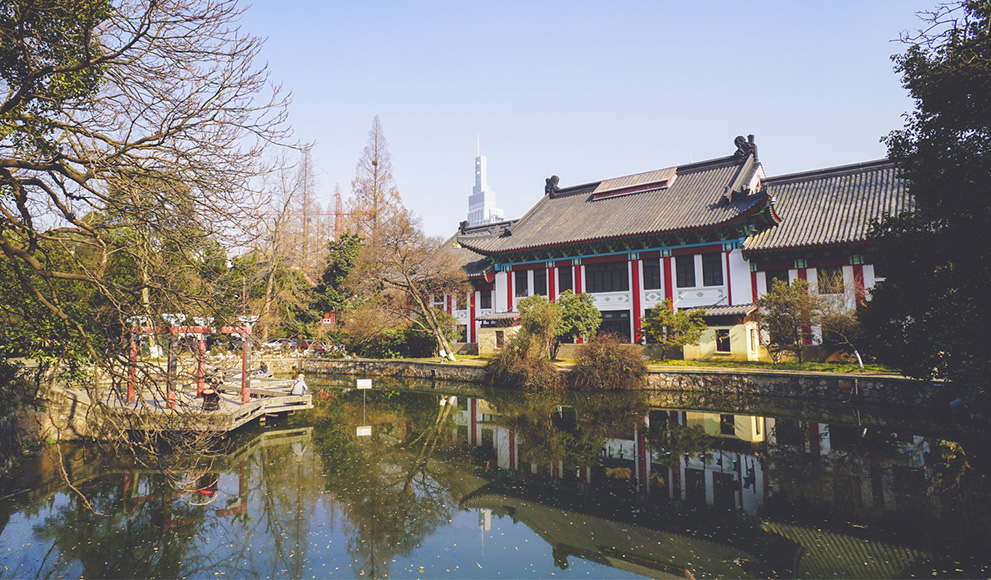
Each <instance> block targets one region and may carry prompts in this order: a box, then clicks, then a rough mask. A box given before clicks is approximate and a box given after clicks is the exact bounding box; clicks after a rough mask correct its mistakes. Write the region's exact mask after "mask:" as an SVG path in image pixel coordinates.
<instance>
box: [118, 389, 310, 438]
mask: <svg viewBox="0 0 991 580" xmlns="http://www.w3.org/2000/svg"><path fill="white" fill-rule="evenodd" d="M291 387H292V381H291V380H280V379H257V378H255V379H252V380H251V389H250V394H251V400H250V401H249V402H247V403H244V404H241V402H240V399H241V384H240V381H238V382H227V383H225V384H224V385H223V386H222V387H221V389H220V393H219V401H218V405H217V408H216V409H214V410H207V409H206V408H204V407H205V406H204V401H203V399H202V398H198V397H196V387H195V385H187V386H185V387H183V388H182V389H181V390H180V391H178V392H176V393H175V394H174V396H175V404H174V408H172V409H170V408H169V407H168V404H167V403H166V400H165V399H164V398H163V397H161V396H160V395H159V394H156V393H147V394H145V397H144V400H143V401H142V400H138V401H136V402H135V403H133V404H130V405H123V404H112V405H111V406H112V408H114V409H115V411H116V412H115V413H114V414H115V415H117V417H118V418H127V419H128V420H129V422H130V424H131V425H132V428H133V429H134V430H139V431H158V432H162V431H177V432H178V431H187V432H192V433H207V432H211V433H227V432H230V431H234V430H235V429H238V428H239V427H242V426H244V425H246V424H248V423H250V422H252V421H254V420H255V419H257V418H259V417H262V416H264V415H276V414H280V413H293V412H296V411H301V410H303V409H312V408H313V395H301V396H300V395H290V394H289V389H290V388H291Z"/></svg>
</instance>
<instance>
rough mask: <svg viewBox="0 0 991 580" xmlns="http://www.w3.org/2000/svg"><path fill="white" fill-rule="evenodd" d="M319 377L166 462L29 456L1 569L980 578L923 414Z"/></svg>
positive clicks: (49, 572)
mask: <svg viewBox="0 0 991 580" xmlns="http://www.w3.org/2000/svg"><path fill="white" fill-rule="evenodd" d="M348 384H353V379H348ZM311 387H313V391H314V392H315V393H316V395H317V396H316V397H315V408H314V409H313V410H312V411H308V412H305V413H298V414H297V415H296V416H293V417H289V418H282V419H278V420H269V422H268V424H266V425H255V426H252V427H250V428H248V429H245V430H243V431H242V432H240V433H238V434H236V435H235V436H233V437H231V438H230V439H229V440H226V441H224V442H222V444H221V445H218V447H217V451H216V452H215V453H214V454H211V455H205V456H199V457H195V458H185V459H183V460H182V461H177V462H175V463H174V464H172V465H171V468H170V469H169V470H167V471H165V472H163V471H162V470H160V469H156V468H154V467H153V466H151V465H150V464H149V462H147V461H144V462H138V461H133V460H130V461H129V460H127V459H125V458H123V457H118V456H108V455H106V454H105V453H102V452H101V451H100V450H98V449H95V448H92V447H84V446H75V447H69V446H63V449H62V455H61V456H59V455H57V454H54V453H42V454H40V455H39V456H38V457H37V458H35V459H33V460H32V461H28V462H26V463H25V465H24V466H23V467H22V469H21V470H20V471H19V472H18V473H16V474H14V475H13V476H11V477H10V478H8V479H6V480H4V481H3V482H0V485H2V489H0V496H3V497H2V498H0V577H4V578H8V577H9V578H61V577H86V578H121V577H125V578H208V577H209V578H216V577H223V576H227V577H239V578H240V577H258V578H327V577H344V578H351V577H359V576H370V577H383V578H384V577H397V578H497V577H504V578H547V577H552V576H553V577H573V576H582V577H593V578H603V577H608V578H635V577H640V576H647V577H655V578H656V577H680V578H698V579H701V578H747V577H754V578H764V577H818V578H827V577H829V578H867V577H870V578H906V577H930V578H931V577H988V575H989V573H991V566H989V564H991V556H989V554H988V549H987V547H988V545H989V539H991V522H989V519H991V518H989V517H988V516H989V507H991V490H989V488H988V486H987V482H988V481H989V478H988V469H987V462H986V461H984V456H983V454H985V453H987V451H986V450H987V445H986V441H982V440H981V438H980V437H975V436H973V435H971V434H969V431H968V430H967V429H963V428H961V427H960V426H959V425H957V424H955V423H954V422H953V421H945V422H944V421H942V420H940V419H934V418H933V417H931V416H929V415H928V414H927V413H924V412H923V413H909V414H902V415H900V416H898V415H893V414H890V413H887V412H882V411H878V410H877V409H868V408H860V407H852V406H842V405H838V406H836V408H833V409H830V408H828V407H815V406H803V405H796V404H795V403H794V402H787V401H785V402H780V401H779V402H775V401H756V402H755V401H749V402H746V403H744V402H740V401H737V402H731V401H730V402H727V401H713V400H704V401H690V402H685V401H672V400H670V399H671V397H669V396H667V395H663V394H658V393H628V392H617V393H600V394H588V393H574V392H555V393H538V394H526V395H524V394H521V393H509V392H500V391H483V390H482V389H480V388H479V387H473V386H471V385H457V384H446V383H425V384H416V385H412V384H407V385H399V384H389V383H388V382H387V381H378V380H376V386H375V388H373V389H372V390H370V391H358V390H352V389H344V388H341V385H340V384H332V383H330V382H328V383H327V384H324V385H319V384H311ZM674 398H676V397H674ZM755 410H757V411H759V412H755ZM369 431H370V434H367V435H365V434H362V435H359V433H368V432H369ZM59 463H61V464H62V465H64V466H65V469H66V472H67V473H68V474H69V477H70V478H71V480H72V482H73V484H74V488H75V489H71V488H69V487H67V486H65V485H64V484H63V483H62V481H61V480H60V478H59V477H58V475H57V471H56V466H57V465H58V464H59Z"/></svg>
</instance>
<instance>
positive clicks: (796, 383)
mask: <svg viewBox="0 0 991 580" xmlns="http://www.w3.org/2000/svg"><path fill="white" fill-rule="evenodd" d="M304 369H305V370H306V371H308V372H318V373H329V374H344V375H370V376H390V377H408V378H426V379H436V380H451V381H469V382H480V381H482V380H484V376H485V369H484V367H482V366H477V365H466V364H457V363H432V362H420V361H403V360H340V359H306V360H305V361H304ZM648 385H649V388H650V389H652V390H660V391H676V392H684V393H698V394H705V393H721V394H726V395H732V396H756V395H759V396H774V397H795V398H801V399H820V400H832V401H850V400H857V401H861V402H870V403H886V404H894V405H908V406H914V407H923V408H934V407H945V406H946V405H948V404H949V402H950V400H952V399H953V398H955V395H954V394H953V392H952V390H951V389H949V388H947V387H945V386H942V385H938V384H936V385H934V384H933V383H931V382H927V381H916V380H911V379H906V378H902V377H893V376H879V375H855V374H840V373H797V372H785V371H745V370H733V371H726V370H721V369H698V368H673V369H665V370H663V371H652V372H651V373H650V376H649V377H648Z"/></svg>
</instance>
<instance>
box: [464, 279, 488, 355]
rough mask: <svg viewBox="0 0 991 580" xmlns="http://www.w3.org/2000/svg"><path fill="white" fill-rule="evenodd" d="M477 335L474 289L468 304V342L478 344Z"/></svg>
mask: <svg viewBox="0 0 991 580" xmlns="http://www.w3.org/2000/svg"><path fill="white" fill-rule="evenodd" d="M486 292H488V290H486ZM477 334H478V331H477V330H475V289H474V288H472V290H471V294H470V295H469V304H468V342H478V336H476V335H477Z"/></svg>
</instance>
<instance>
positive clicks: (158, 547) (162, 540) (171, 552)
mask: <svg viewBox="0 0 991 580" xmlns="http://www.w3.org/2000/svg"><path fill="white" fill-rule="evenodd" d="M149 481H150V483H149V485H148V487H149V488H150V491H151V493H150V494H149V495H151V496H152V499H151V501H152V502H155V504H153V505H151V506H148V508H147V509H138V510H134V511H121V508H120V506H121V505H122V504H125V494H126V489H125V487H123V486H121V485H120V479H119V476H116V477H110V476H108V477H104V478H101V479H99V480H98V481H96V482H94V483H92V484H91V485H87V486H86V487H85V490H84V491H85V495H86V497H87V498H89V501H90V502H91V503H92V504H93V507H94V508H95V509H96V510H97V511H99V512H101V513H107V514H111V515H110V516H109V517H108V516H102V515H97V514H94V513H93V511H91V510H90V509H89V508H88V507H87V506H86V505H85V502H84V500H83V499H82V498H81V497H79V496H77V495H68V496H65V499H64V503H62V502H60V503H62V505H58V506H57V507H55V508H54V509H53V510H52V512H51V515H49V516H48V517H46V518H45V520H44V525H40V526H37V527H36V528H35V530H34V535H35V537H36V538H37V539H38V540H40V541H45V542H51V548H50V549H49V551H48V554H47V555H46V562H45V563H44V564H43V565H42V568H41V572H39V575H41V574H45V575H48V576H50V577H60V576H61V575H62V574H64V573H73V574H76V572H75V570H74V566H75V565H76V563H77V562H78V565H79V566H81V570H79V572H78V574H77V575H79V576H82V577H84V578H150V577H179V576H188V575H196V574H201V573H203V572H204V571H205V568H204V566H206V565H207V563H206V562H202V561H200V562H198V563H197V562H196V561H191V559H190V558H188V557H187V556H188V553H189V552H190V551H191V550H193V549H194V547H195V546H196V545H198V544H199V543H201V542H202V541H203V539H204V537H206V536H207V535H208V534H209V533H210V531H211V527H212V525H213V522H205V521H204V514H205V512H204V510H202V509H197V508H196V506H192V505H190V504H189V503H188V502H187V501H184V500H182V499H178V500H177V499H176V498H175V496H174V495H173V493H172V491H171V487H170V486H169V485H168V484H167V483H166V481H165V480H164V478H163V477H161V476H160V475H156V476H155V477H153V478H150V480H149ZM177 523H178V524H181V525H178V524H177ZM49 558H57V560H55V561H48V559H49Z"/></svg>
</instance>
